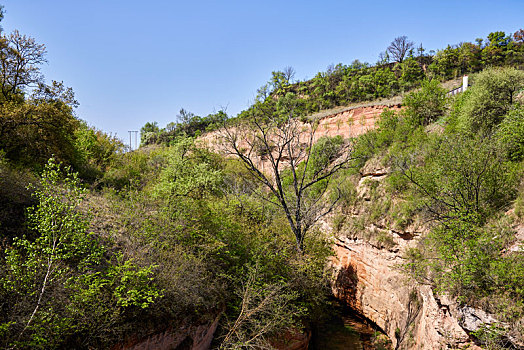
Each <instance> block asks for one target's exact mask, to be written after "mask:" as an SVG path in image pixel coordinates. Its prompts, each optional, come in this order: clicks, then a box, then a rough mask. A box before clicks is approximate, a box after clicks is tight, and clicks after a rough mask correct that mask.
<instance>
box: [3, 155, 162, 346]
mask: <svg viewBox="0 0 524 350" xmlns="http://www.w3.org/2000/svg"><path fill="white" fill-rule="evenodd" d="M84 194H85V190H83V189H82V188H81V187H80V186H79V180H78V177H77V175H76V174H68V176H67V177H66V178H65V179H64V180H63V181H62V180H61V172H60V168H59V166H58V165H56V164H55V163H54V162H53V160H52V159H51V160H50V161H49V163H48V165H47V166H46V168H45V169H44V172H43V174H42V180H41V186H40V187H39V188H37V189H35V191H34V196H35V199H36V200H37V202H38V204H37V205H35V206H34V207H33V208H32V209H31V210H30V211H29V213H28V221H29V226H30V228H31V230H32V231H34V236H35V238H34V240H31V239H29V238H27V237H26V236H23V237H19V238H16V239H15V240H14V242H13V244H12V245H11V246H9V247H7V248H6V249H5V251H4V252H3V255H2V260H3V264H2V267H1V268H0V296H1V298H2V300H4V301H5V303H4V304H3V306H2V308H3V311H4V312H2V313H1V314H0V317H1V318H0V324H1V326H0V329H2V333H3V334H2V335H3V336H2V340H1V343H2V346H6V347H21V348H45V349H50V348H56V347H60V346H65V345H66V344H67V342H68V341H71V340H72V339H73V338H75V337H78V336H81V334H90V338H89V340H88V341H87V343H88V344H86V346H89V345H94V344H97V342H104V341H107V340H108V338H109V339H111V334H113V331H118V330H113V329H112V326H113V324H114V323H116V322H121V323H122V322H128V320H126V319H125V315H126V313H127V314H128V315H130V312H131V311H132V310H134V309H137V308H138V309H143V308H147V307H148V306H149V305H150V304H152V303H153V302H154V300H156V299H157V298H159V297H160V292H159V291H158V290H157V289H156V288H155V287H154V286H153V285H152V284H151V274H152V267H151V266H150V267H145V268H141V267H139V266H137V265H136V264H134V263H133V262H132V261H130V260H125V259H123V258H122V257H118V256H117V255H113V254H111V253H110V252H107V251H106V250H105V248H104V247H103V246H102V245H101V244H100V243H99V242H98V240H97V239H96V238H95V237H94V236H93V235H92V234H90V233H88V232H87V220H85V218H83V216H82V214H80V213H79V212H78V211H77V206H78V205H79V204H80V202H81V200H82V197H83V196H84ZM112 258H114V259H115V261H111V262H110V263H109V264H107V262H108V261H107V259H109V260H111V259H112ZM113 340H114V339H113Z"/></svg>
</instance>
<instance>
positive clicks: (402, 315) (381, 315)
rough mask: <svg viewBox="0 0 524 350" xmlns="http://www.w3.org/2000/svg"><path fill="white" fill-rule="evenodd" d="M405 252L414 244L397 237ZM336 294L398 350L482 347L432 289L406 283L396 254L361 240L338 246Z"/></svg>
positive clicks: (340, 240) (341, 240) (343, 240)
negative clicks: (474, 341) (374, 325)
mask: <svg viewBox="0 0 524 350" xmlns="http://www.w3.org/2000/svg"><path fill="white" fill-rule="evenodd" d="M395 240H396V241H397V243H400V244H399V245H400V246H401V247H402V248H406V247H407V246H409V245H410V244H412V243H410V242H412V241H406V242H404V243H401V241H402V240H403V239H402V238H401V237H400V236H398V235H397V237H395ZM335 253H336V254H335V256H334V258H333V260H332V266H333V267H334V279H333V281H334V282H333V285H332V288H333V292H334V294H335V296H336V297H338V298H339V299H341V300H343V301H345V302H346V303H347V304H349V305H350V306H351V307H352V308H353V309H354V310H356V311H358V312H359V313H361V314H362V315H364V316H365V317H367V318H368V319H370V320H371V321H373V322H374V323H375V324H376V325H377V326H378V327H380V328H381V330H382V331H384V332H385V333H386V334H387V335H388V336H389V338H390V339H391V341H392V343H393V346H394V347H395V348H398V349H428V350H429V349H450V348H453V349H455V348H466V347H467V348H468V349H475V348H477V349H478V347H477V346H476V345H475V344H474V343H473V341H472V340H471V339H470V337H469V336H468V334H467V333H466V332H465V331H464V329H463V328H462V327H461V326H460V324H459V322H458V320H457V319H456V318H454V317H453V315H451V313H450V309H451V308H452V305H450V303H449V302H443V301H442V300H440V299H438V298H437V297H436V296H435V295H434V294H433V292H432V290H431V288H430V287H429V286H423V285H418V284H413V283H409V282H407V279H406V277H405V275H403V274H402V273H401V272H400V270H399V269H398V267H397V266H398V265H399V264H400V263H401V262H402V258H401V255H400V254H399V253H398V252H397V251H396V249H395V251H388V250H384V249H380V248H379V247H375V246H373V245H371V244H370V243H368V242H366V241H364V240H361V239H351V238H338V239H337V240H336V242H335Z"/></svg>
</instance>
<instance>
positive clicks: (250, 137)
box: [222, 104, 352, 252]
mask: <svg viewBox="0 0 524 350" xmlns="http://www.w3.org/2000/svg"><path fill="white" fill-rule="evenodd" d="M286 110H287V111H288V112H287V114H286V115H284V116H282V115H278V113H276V111H275V109H273V108H272V107H267V106H265V105H263V104H256V105H255V106H254V112H253V115H252V116H251V117H250V119H249V120H244V121H241V122H239V123H237V124H236V125H234V126H226V127H225V128H224V129H223V132H222V136H223V140H224V143H223V144H224V145H225V146H224V148H225V151H226V153H227V154H228V155H232V156H235V157H238V158H239V159H240V161H241V162H242V163H243V164H244V165H245V166H246V168H247V169H248V171H249V172H250V174H251V175H253V177H254V178H255V179H256V180H257V181H258V182H259V183H260V184H262V185H263V186H262V188H265V189H266V190H267V191H265V192H264V191H260V192H257V191H255V192H256V193H257V194H258V195H259V196H260V197H261V198H263V199H264V200H266V201H269V202H271V203H273V204H274V205H276V206H278V207H280V208H281V209H282V210H283V211H284V213H285V215H286V218H287V220H288V223H289V226H290V228H291V231H292V232H293V234H294V236H295V239H296V248H297V250H298V251H300V252H303V250H304V237H305V236H306V234H307V232H308V230H309V229H310V228H311V227H312V226H313V225H314V224H315V223H316V222H317V221H318V220H319V219H320V218H322V217H324V216H325V215H327V214H328V213H329V212H331V211H332V210H333V208H334V206H335V204H336V203H337V201H338V200H339V198H340V193H335V194H334V195H333V196H331V198H330V199H326V196H324V194H326V192H327V190H328V185H329V182H330V179H331V178H332V176H333V174H335V173H336V172H337V171H339V170H340V169H343V168H344V167H345V166H346V165H347V164H348V162H349V161H350V160H351V159H352V158H351V152H350V144H349V142H342V143H339V144H338V145H334V143H330V141H329V139H327V138H324V139H323V141H324V142H325V143H324V145H323V146H325V147H316V148H315V147H314V142H315V141H316V138H315V132H316V130H317V126H318V123H315V122H311V123H302V122H300V121H299V120H298V119H297V118H294V113H293V106H291V108H287V109H286ZM321 140H322V139H321ZM299 165H300V167H299ZM268 195H269V196H268ZM326 202H327V203H326Z"/></svg>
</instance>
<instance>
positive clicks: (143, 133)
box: [140, 122, 160, 146]
mask: <svg viewBox="0 0 524 350" xmlns="http://www.w3.org/2000/svg"><path fill="white" fill-rule="evenodd" d="M159 132H160V128H159V127H158V123H157V122H153V123H151V122H147V123H146V124H145V125H144V126H143V127H142V128H140V145H141V146H145V145H148V144H151V143H155V141H156V139H157V138H158V133H159Z"/></svg>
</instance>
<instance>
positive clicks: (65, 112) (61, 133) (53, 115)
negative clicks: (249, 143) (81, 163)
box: [0, 96, 78, 168]
mask: <svg viewBox="0 0 524 350" xmlns="http://www.w3.org/2000/svg"><path fill="white" fill-rule="evenodd" d="M0 114H1V115H2V118H0V148H2V149H3V150H4V151H5V155H6V157H7V158H8V159H10V160H12V161H14V162H17V163H19V164H23V165H26V166H29V167H36V168H39V167H42V166H43V165H44V164H45V162H46V161H47V159H49V157H51V156H52V155H54V156H55V157H56V158H57V159H59V160H61V161H64V162H66V163H68V164H71V163H72V162H73V159H74V154H75V151H74V139H73V134H74V131H75V129H76V127H77V125H78V121H77V119H76V118H75V117H74V116H73V113H72V108H71V106H69V105H68V104H67V103H66V102H65V101H63V100H61V98H60V97H59V96H55V97H54V98H53V99H47V98H46V99H43V98H41V97H39V96H38V97H37V98H31V99H29V100H27V101H23V102H20V103H15V102H8V103H7V102H6V103H3V104H0Z"/></svg>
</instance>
